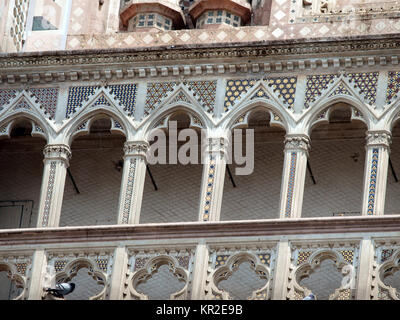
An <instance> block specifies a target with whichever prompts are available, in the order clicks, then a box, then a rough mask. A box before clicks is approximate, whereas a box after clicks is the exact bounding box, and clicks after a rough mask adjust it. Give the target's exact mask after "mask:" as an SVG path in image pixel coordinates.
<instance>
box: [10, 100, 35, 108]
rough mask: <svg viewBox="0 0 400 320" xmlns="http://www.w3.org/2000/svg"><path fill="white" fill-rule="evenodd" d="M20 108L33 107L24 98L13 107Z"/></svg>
mask: <svg viewBox="0 0 400 320" xmlns="http://www.w3.org/2000/svg"><path fill="white" fill-rule="evenodd" d="M19 109H27V110H31V109H32V108H31V106H30V105H29V104H28V102H27V101H26V100H25V99H24V98H22V99H20V100H19V101H18V102H17V103H16V105H15V106H14V108H13V110H19Z"/></svg>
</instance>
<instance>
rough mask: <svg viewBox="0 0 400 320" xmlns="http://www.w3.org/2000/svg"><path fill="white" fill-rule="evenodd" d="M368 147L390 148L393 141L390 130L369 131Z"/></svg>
mask: <svg viewBox="0 0 400 320" xmlns="http://www.w3.org/2000/svg"><path fill="white" fill-rule="evenodd" d="M366 139H367V147H385V148H389V147H390V145H391V143H392V135H391V133H390V132H389V131H368V132H367V137H366Z"/></svg>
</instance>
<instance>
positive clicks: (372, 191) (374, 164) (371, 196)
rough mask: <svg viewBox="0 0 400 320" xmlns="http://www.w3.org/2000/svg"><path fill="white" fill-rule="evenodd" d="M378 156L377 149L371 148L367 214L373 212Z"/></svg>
mask: <svg viewBox="0 0 400 320" xmlns="http://www.w3.org/2000/svg"><path fill="white" fill-rule="evenodd" d="M378 158H379V149H373V150H372V165H371V175H370V180H369V191H368V211H367V214H368V215H372V214H374V205H375V188H376V176H377V171H378Z"/></svg>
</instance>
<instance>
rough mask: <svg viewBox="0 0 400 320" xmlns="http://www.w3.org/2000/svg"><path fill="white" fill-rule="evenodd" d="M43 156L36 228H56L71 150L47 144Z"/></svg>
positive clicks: (62, 145)
mask: <svg viewBox="0 0 400 320" xmlns="http://www.w3.org/2000/svg"><path fill="white" fill-rule="evenodd" d="M43 154H44V169H43V179H42V187H41V191H40V201H39V215H38V222H37V227H38V228H41V227H58V225H59V222H60V216H61V206H62V201H63V196H64V186H65V177H66V174H67V168H68V167H69V160H70V159H71V149H70V148H69V147H68V146H67V145H65V144H49V145H46V146H45V148H44V150H43Z"/></svg>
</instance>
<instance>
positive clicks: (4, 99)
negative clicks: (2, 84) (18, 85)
mask: <svg viewBox="0 0 400 320" xmlns="http://www.w3.org/2000/svg"><path fill="white" fill-rule="evenodd" d="M17 94H18V91H17V90H13V89H0V111H1V110H3V108H4V106H5V105H6V104H7V103H9V102H10V101H11V100H12V99H14V98H15V97H16V96H17Z"/></svg>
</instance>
